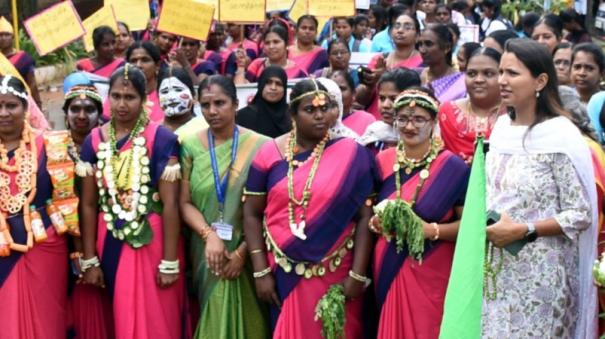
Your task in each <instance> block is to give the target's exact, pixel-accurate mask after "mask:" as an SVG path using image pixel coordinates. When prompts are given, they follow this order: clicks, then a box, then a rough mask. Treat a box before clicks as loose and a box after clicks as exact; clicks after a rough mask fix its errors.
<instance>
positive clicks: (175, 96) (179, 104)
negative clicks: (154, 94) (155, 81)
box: [159, 77, 193, 117]
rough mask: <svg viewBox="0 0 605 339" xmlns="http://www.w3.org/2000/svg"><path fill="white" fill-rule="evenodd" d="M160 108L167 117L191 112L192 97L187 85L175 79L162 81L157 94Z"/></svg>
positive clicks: (170, 78)
mask: <svg viewBox="0 0 605 339" xmlns="http://www.w3.org/2000/svg"><path fill="white" fill-rule="evenodd" d="M159 99H160V106H162V110H164V114H165V115H166V116H167V117H171V116H175V115H183V114H185V113H188V112H190V111H191V107H192V101H193V95H192V94H191V90H190V89H189V87H187V85H185V84H184V83H183V82H182V81H181V80H179V79H178V78H176V77H169V78H166V79H164V80H162V83H161V84H160V92H159Z"/></svg>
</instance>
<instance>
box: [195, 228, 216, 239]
mask: <svg viewBox="0 0 605 339" xmlns="http://www.w3.org/2000/svg"><path fill="white" fill-rule="evenodd" d="M212 232H214V231H213V230H212V228H210V227H208V226H204V227H202V229H201V230H200V231H199V232H198V234H199V235H200V238H202V240H204V241H206V239H208V236H209V235H210V233H212Z"/></svg>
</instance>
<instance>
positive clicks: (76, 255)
mask: <svg viewBox="0 0 605 339" xmlns="http://www.w3.org/2000/svg"><path fill="white" fill-rule="evenodd" d="M82 256H84V254H82V252H71V253H70V254H69V259H71V260H74V259H78V258H82Z"/></svg>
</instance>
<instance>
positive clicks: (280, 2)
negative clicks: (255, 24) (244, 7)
mask: <svg viewBox="0 0 605 339" xmlns="http://www.w3.org/2000/svg"><path fill="white" fill-rule="evenodd" d="M293 3H294V0H267V5H266V7H267V9H266V11H267V12H275V11H286V10H288V9H290V8H291V7H292V4H293Z"/></svg>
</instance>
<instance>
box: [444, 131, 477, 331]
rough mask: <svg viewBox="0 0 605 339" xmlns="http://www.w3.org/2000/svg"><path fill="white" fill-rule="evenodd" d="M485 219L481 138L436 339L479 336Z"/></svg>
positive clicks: (472, 169) (474, 159)
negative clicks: (437, 338)
mask: <svg viewBox="0 0 605 339" xmlns="http://www.w3.org/2000/svg"><path fill="white" fill-rule="evenodd" d="M486 219H487V217H486V207H485V154H484V153H483V138H481V137H480V138H478V139H477V146H476V148H475V156H474V157H473V166H472V168H471V175H470V180H469V184H468V189H467V191H466V200H465V202H464V211H463V213H462V221H461V223H460V229H459V231H458V237H457V239H456V251H455V252H454V262H453V265H452V272H451V274H450V280H449V283H448V286H447V293H446V295H445V306H444V310H443V320H442V322H441V332H440V335H439V338H440V339H478V338H480V337H481V306H482V303H483V273H484V272H483V261H484V259H485V228H486V223H487V220H486Z"/></svg>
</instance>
